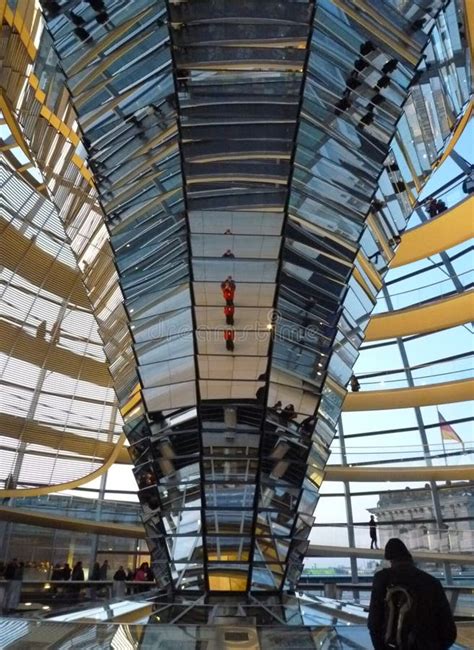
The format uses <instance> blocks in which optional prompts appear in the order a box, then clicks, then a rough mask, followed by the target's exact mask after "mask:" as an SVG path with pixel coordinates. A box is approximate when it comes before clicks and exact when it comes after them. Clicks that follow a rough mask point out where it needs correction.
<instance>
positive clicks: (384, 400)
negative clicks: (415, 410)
mask: <svg viewBox="0 0 474 650" xmlns="http://www.w3.org/2000/svg"><path fill="white" fill-rule="evenodd" d="M473 396H474V379H461V380H459V381H448V382H445V383H444V384H432V385H431V386H415V387H414V388H395V389H393V390H370V391H366V392H364V391H360V392H359V393H347V396H346V399H345V400H344V404H343V407H342V409H343V411H378V410H383V409H404V408H411V407H413V406H431V405H433V404H450V403H452V402H467V401H469V400H471V399H472V398H473Z"/></svg>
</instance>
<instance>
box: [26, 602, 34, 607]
mask: <svg viewBox="0 0 474 650" xmlns="http://www.w3.org/2000/svg"><path fill="white" fill-rule="evenodd" d="M32 604H33V603H25V607H31V605H32Z"/></svg>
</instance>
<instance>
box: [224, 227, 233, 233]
mask: <svg viewBox="0 0 474 650" xmlns="http://www.w3.org/2000/svg"><path fill="white" fill-rule="evenodd" d="M224 235H232V230H231V229H230V228H227V230H226V231H225V233H224Z"/></svg>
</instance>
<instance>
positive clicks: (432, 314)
mask: <svg viewBox="0 0 474 650" xmlns="http://www.w3.org/2000/svg"><path fill="white" fill-rule="evenodd" d="M473 320H474V290H471V291H465V292H464V293H460V294H456V295H455V296H451V297H449V298H443V299H442V300H435V301H433V302H430V303H427V304H425V305H421V306H415V307H408V308H407V309H398V310H397V311H393V312H390V313H386V314H379V315H377V316H374V317H373V318H372V319H371V320H370V322H369V324H368V326H367V330H366V333H365V340H366V341H381V340H383V339H394V338H397V337H399V336H410V335H412V334H428V333H429V332H437V331H439V330H445V329H448V328H449V327H456V326H457V325H463V324H464V323H469V322H471V321H473Z"/></svg>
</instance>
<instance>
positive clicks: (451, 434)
mask: <svg viewBox="0 0 474 650" xmlns="http://www.w3.org/2000/svg"><path fill="white" fill-rule="evenodd" d="M436 410H437V409H436ZM438 421H439V428H440V429H441V436H442V438H443V440H453V441H454V442H459V444H461V445H462V446H463V447H464V442H463V441H462V440H461V438H460V437H459V436H458V434H457V433H456V431H455V430H454V429H453V427H452V426H451V425H450V424H448V423H447V422H446V420H445V419H444V417H443V416H442V415H441V413H440V412H439V411H438Z"/></svg>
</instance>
